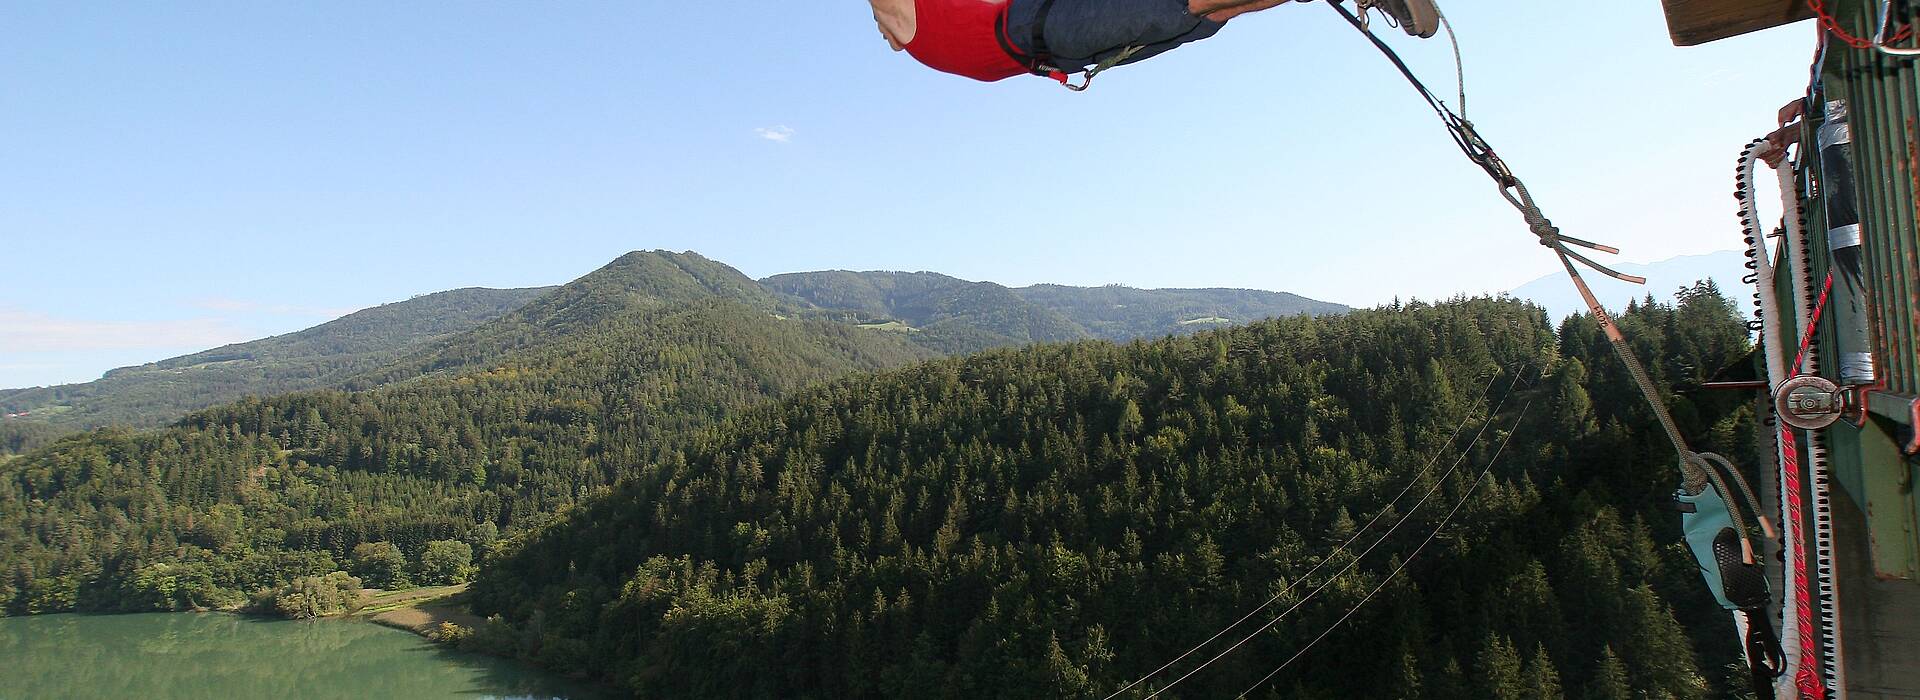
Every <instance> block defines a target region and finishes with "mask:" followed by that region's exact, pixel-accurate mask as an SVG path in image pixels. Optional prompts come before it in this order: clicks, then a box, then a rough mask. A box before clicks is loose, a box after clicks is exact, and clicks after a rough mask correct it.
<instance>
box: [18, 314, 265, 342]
mask: <svg viewBox="0 0 1920 700" xmlns="http://www.w3.org/2000/svg"><path fill="white" fill-rule="evenodd" d="M252 336H253V334H251V333H248V332H247V331H245V330H242V329H240V328H236V327H234V326H232V325H230V324H228V323H227V322H226V321H224V320H222V319H217V318H188V319H179V320H170V321H92V320H82V319H70V318H55V317H53V316H48V315H46V314H42V313H36V312H32V311H24V310H21V309H14V308H4V307H0V351H5V352H20V353H25V352H82V351H90V350H137V349H142V348H177V347H183V346H185V347H207V348H211V347H217V346H221V345H226V344H228V343H237V342H242V341H246V340H251V339H252Z"/></svg>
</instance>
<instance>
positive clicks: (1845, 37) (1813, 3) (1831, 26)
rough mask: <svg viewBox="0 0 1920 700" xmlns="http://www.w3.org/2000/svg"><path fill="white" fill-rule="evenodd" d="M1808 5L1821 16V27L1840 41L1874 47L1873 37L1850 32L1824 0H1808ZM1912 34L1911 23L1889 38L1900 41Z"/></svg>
mask: <svg viewBox="0 0 1920 700" xmlns="http://www.w3.org/2000/svg"><path fill="white" fill-rule="evenodd" d="M1807 7H1809V8H1812V9H1813V14H1815V15H1819V16H1820V26H1821V28H1823V29H1826V30H1827V31H1829V32H1832V33H1833V35H1834V36H1836V37H1839V38H1840V41H1842V42H1845V43H1846V45H1848V46H1851V47H1853V48H1856V49H1871V48H1873V39H1871V38H1864V39H1863V38H1861V37H1857V36H1854V35H1852V34H1850V33H1848V32H1847V30H1846V28H1844V27H1841V26H1840V20H1839V19H1837V18H1835V17H1834V16H1833V14H1832V13H1829V12H1827V6H1826V3H1824V2H1822V0H1807ZM1912 36H1913V25H1911V24H1909V25H1907V26H1904V27H1901V28H1900V31H1898V32H1895V33H1894V35H1893V37H1892V38H1890V39H1888V42H1889V43H1898V42H1902V41H1906V40H1907V39H1908V38H1909V37H1912Z"/></svg>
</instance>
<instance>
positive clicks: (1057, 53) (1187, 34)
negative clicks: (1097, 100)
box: [1007, 0, 1225, 71]
mask: <svg viewBox="0 0 1920 700" xmlns="http://www.w3.org/2000/svg"><path fill="white" fill-rule="evenodd" d="M1010 1H1011V2H1012V5H1011V6H1010V7H1009V8H1008V10H1007V36H1008V38H1010V39H1012V40H1013V43H1014V46H1016V47H1018V48H1019V49H1020V50H1021V51H1026V52H1029V53H1031V52H1032V51H1033V47H1032V46H1030V44H1032V43H1033V39H1032V37H1033V25H1034V21H1035V19H1036V15H1038V13H1039V10H1040V5H1041V4H1043V2H1044V0H1010ZM1222 26H1225V24H1224V23H1222V22H1215V21H1212V20H1209V19H1206V18H1204V17H1196V16H1194V15H1193V14H1191V13H1189V12H1187V0H1054V2H1053V7H1052V8H1051V9H1050V10H1049V11H1048V15H1047V23H1046V39H1047V48H1048V49H1051V50H1052V51H1053V55H1054V59H1055V61H1056V62H1057V63H1058V64H1059V66H1058V67H1059V68H1061V69H1063V70H1068V71H1080V70H1085V69H1087V68H1090V67H1092V66H1094V65H1096V64H1098V63H1100V61H1102V60H1104V59H1106V58H1107V57H1109V56H1112V55H1113V54H1115V53H1118V52H1119V51H1121V50H1122V49H1125V48H1127V47H1129V46H1141V47H1144V48H1143V49H1141V50H1140V52H1138V53H1135V54H1134V55H1133V56H1132V57H1130V58H1128V59H1127V61H1126V62H1127V63H1133V62H1135V61H1140V60H1144V59H1147V58H1152V57H1154V56H1157V55H1159V54H1162V53H1165V52H1167V51H1169V50H1171V49H1173V48H1174V47H1176V46H1179V45H1181V44H1185V43H1187V42H1192V41H1199V40H1201V39H1205V38H1207V37H1210V36H1213V35H1214V33H1215V32H1218V31H1220V27H1222Z"/></svg>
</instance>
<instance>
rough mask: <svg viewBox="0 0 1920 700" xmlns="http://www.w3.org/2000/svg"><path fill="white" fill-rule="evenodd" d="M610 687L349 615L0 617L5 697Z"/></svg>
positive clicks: (228, 696) (462, 694)
mask: <svg viewBox="0 0 1920 700" xmlns="http://www.w3.org/2000/svg"><path fill="white" fill-rule="evenodd" d="M604 697H606V695H605V693H604V691H601V690H598V689H596V688H594V687H591V686H583V685H581V684H578V683H573V682H569V681H567V680H566V679H562V678H557V677H554V676H549V675H546V674H542V673H539V672H536V671H534V670H533V669H530V668H527V667H525V666H522V665H519V664H515V663H513V662H511V661H507V660H504V659H496V658H492V657H486V656H477V655H472V654H461V653H457V652H451V651H447V650H444V649H440V648H438V647H435V646H433V645H432V644H429V643H428V642H427V641H426V640H424V639H421V638H420V637H418V636H415V635H413V634H411V633H408V632H402V631H400V630H395V629H388V628H386V627H381V626H378V625H374V624H369V623H366V622H358V621H351V620H314V621H305V622H293V621H283V620H262V619H254V618H247V617H241V616H238V615H223V614H213V613H208V614H192V613H153V614H141V615H43V616H35V617H11V618H0V699H5V700H13V699H15V698H18V699H21V700H26V699H29V698H32V699H36V700H37V699H40V698H142V699H143V700H144V699H151V700H165V699H169V698H181V699H183V700H184V699H186V698H193V699H195V700H199V699H202V698H206V699H211V700H246V699H250V698H263V699H272V700H282V699H285V700H299V699H301V698H464V699H467V700H480V699H483V698H571V699H583V698H592V699H596V700H597V699H599V698H604Z"/></svg>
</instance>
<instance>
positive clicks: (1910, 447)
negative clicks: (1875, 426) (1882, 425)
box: [1866, 391, 1920, 456]
mask: <svg viewBox="0 0 1920 700" xmlns="http://www.w3.org/2000/svg"><path fill="white" fill-rule="evenodd" d="M1866 404H1867V410H1869V411H1872V412H1873V413H1874V415H1878V416H1881V417H1883V418H1886V419H1888V420H1891V421H1893V422H1895V423H1899V424H1901V425H1904V426H1906V427H1907V430H1906V435H1905V436H1904V437H1905V438H1906V440H1905V441H1904V442H1903V443H1902V444H1901V445H1900V451H1901V452H1904V453H1906V454H1907V455H1908V456H1912V455H1916V454H1920V397H1915V396H1908V395H1906V394H1895V393H1892V392H1886V391H1871V392H1867V395H1866Z"/></svg>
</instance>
